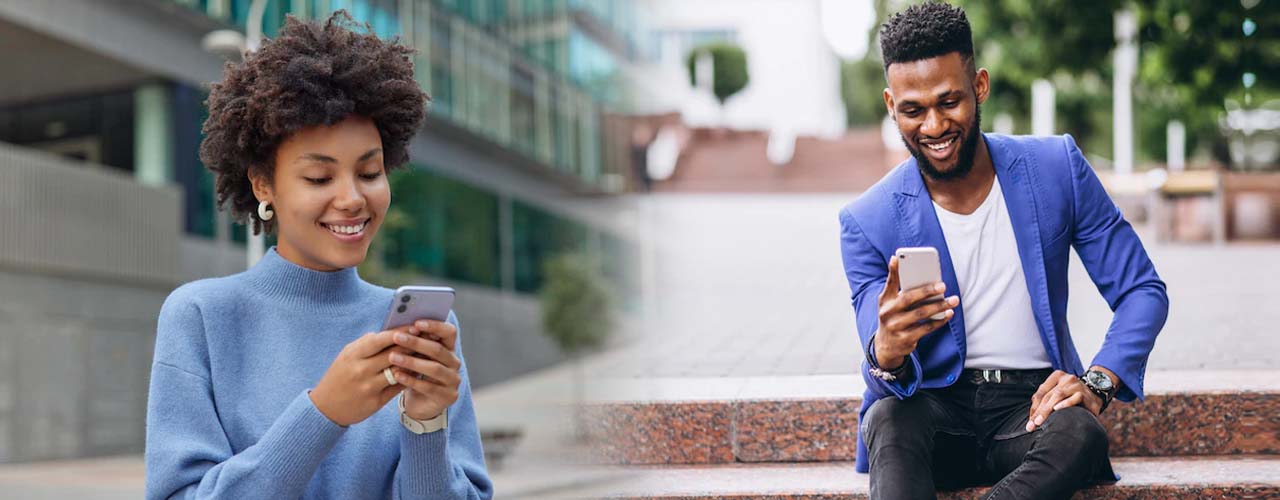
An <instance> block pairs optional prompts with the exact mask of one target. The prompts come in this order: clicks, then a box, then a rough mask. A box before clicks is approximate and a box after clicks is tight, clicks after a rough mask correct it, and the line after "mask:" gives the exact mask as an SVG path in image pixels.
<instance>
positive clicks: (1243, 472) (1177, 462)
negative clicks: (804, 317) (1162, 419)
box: [566, 456, 1280, 500]
mask: <svg viewBox="0 0 1280 500" xmlns="http://www.w3.org/2000/svg"><path fill="white" fill-rule="evenodd" d="M1113 463H1114V465H1115V468H1116V472H1117V473H1118V474H1119V475H1120V476H1121V479H1120V481H1119V482H1118V483H1116V484H1112V485H1100V486H1092V487H1090V488H1086V489H1084V490H1082V491H1081V492H1079V493H1077V494H1076V495H1075V496H1074V497H1073V499H1075V500H1119V499H1169V500H1172V499H1184V498H1220V499H1237V498H1239V499H1246V498H1249V499H1253V498H1277V496H1280V457H1255V456H1233V457H1196V458H1117V459H1114V460H1113ZM617 470H618V471H619V472H618V474H619V477H621V479H619V480H615V481H613V482H612V483H610V484H608V485H602V486H600V487H598V488H597V489H596V490H594V491H583V492H575V493H574V494H570V495H566V497H575V498H612V499H635V500H640V499H645V500H658V499H661V500H677V499H681V500H683V499H690V500H691V499H703V498H732V499H739V500H746V499H774V500H781V499H786V500H815V499H821V500H835V499H842V500H843V499H865V498H867V493H868V476H867V475H866V474H858V473H856V472H855V471H854V466H853V463H852V462H832V463H824V464H778V463H764V464H731V465H712V466H676V467H671V466H667V467H633V468H622V467H619V468H617ZM986 490H987V488H986V487H975V488H967V489H963V490H958V491H950V492H944V493H942V494H940V495H939V498H940V499H943V500H960V499H965V500H968V499H977V498H980V497H981V495H982V494H983V493H985V492H986Z"/></svg>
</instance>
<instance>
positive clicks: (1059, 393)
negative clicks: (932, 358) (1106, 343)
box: [1027, 370, 1116, 432]
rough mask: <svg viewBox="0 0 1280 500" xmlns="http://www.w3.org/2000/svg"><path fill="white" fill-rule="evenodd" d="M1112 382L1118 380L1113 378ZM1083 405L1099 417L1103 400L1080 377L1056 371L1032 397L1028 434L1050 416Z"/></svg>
mask: <svg viewBox="0 0 1280 500" xmlns="http://www.w3.org/2000/svg"><path fill="white" fill-rule="evenodd" d="M1112 380H1116V379H1115V376H1114V375H1113V376H1112ZM1076 405H1081V406H1084V407H1085V409H1087V410H1089V412H1090V413H1093V414H1094V416H1097V415H1098V414H1099V413H1101V412H1102V398H1100V397H1098V395H1097V394H1094V393H1093V391H1091V390H1089V388H1088V387H1085V385H1084V382H1081V381H1080V377H1077V376H1075V375H1072V374H1070V373H1067V372H1064V371H1062V370H1055V371H1054V372H1053V373H1052V374H1050V375H1049V378H1047V379H1045V381H1044V383H1043V384H1040V388H1039V389H1037V390H1036V393H1035V395H1033V396H1031V415H1030V416H1029V417H1028V418H1027V432H1031V431H1032V430H1035V428H1036V427H1039V426H1041V425H1043V424H1044V421H1045V419H1047V418H1049V414H1050V413H1053V412H1055V411H1058V410H1061V409H1063V408H1067V407H1070V406H1076Z"/></svg>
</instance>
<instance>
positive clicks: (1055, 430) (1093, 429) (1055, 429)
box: [1044, 406, 1108, 457]
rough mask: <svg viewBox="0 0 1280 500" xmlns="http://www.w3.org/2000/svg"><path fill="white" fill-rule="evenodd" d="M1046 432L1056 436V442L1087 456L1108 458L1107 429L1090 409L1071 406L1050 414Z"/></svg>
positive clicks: (1045, 425)
mask: <svg viewBox="0 0 1280 500" xmlns="http://www.w3.org/2000/svg"><path fill="white" fill-rule="evenodd" d="M1044 431H1045V432H1047V433H1052V434H1054V435H1055V437H1056V438H1055V439H1054V441H1055V442H1058V443H1060V446H1068V447H1071V448H1072V451H1074V452H1075V453H1077V454H1079V455H1081V456H1085V457H1093V456H1106V454H1107V448H1108V444H1107V429H1106V428H1105V427H1103V426H1102V423H1101V422H1099V421H1098V418H1097V417H1095V416H1094V415H1093V413H1092V412H1090V411H1089V410H1088V409H1085V408H1084V407H1081V406H1070V407H1067V408H1063V409H1061V410H1057V411H1055V412H1053V413H1051V414H1049V418H1048V419H1047V420H1046V421H1045V424H1044Z"/></svg>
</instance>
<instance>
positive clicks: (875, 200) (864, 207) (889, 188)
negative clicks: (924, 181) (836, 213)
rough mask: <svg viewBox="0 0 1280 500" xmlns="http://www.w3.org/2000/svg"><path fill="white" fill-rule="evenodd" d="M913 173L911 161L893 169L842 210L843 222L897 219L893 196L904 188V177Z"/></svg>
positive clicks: (913, 168)
mask: <svg viewBox="0 0 1280 500" xmlns="http://www.w3.org/2000/svg"><path fill="white" fill-rule="evenodd" d="M911 173H915V167H914V166H913V164H912V163H911V160H910V159H908V160H905V161H903V162H902V163H899V164H898V166H896V167H893V169H892V170H890V171H889V172H888V173H886V174H884V177H881V178H880V180H879V181H876V183H875V184H873V185H872V186H871V187H869V188H867V190H866V191H863V192H862V194H859V195H858V197H857V198H854V199H853V201H850V202H849V203H847V204H845V206H844V207H843V208H841V209H840V219H841V221H844V222H848V221H846V219H855V220H857V221H873V220H879V219H881V218H885V217H888V218H894V217H897V216H896V215H894V214H896V212H895V211H894V210H895V208H894V200H893V195H894V193H896V192H898V190H899V188H901V186H902V180H903V179H902V176H904V175H907V174H911Z"/></svg>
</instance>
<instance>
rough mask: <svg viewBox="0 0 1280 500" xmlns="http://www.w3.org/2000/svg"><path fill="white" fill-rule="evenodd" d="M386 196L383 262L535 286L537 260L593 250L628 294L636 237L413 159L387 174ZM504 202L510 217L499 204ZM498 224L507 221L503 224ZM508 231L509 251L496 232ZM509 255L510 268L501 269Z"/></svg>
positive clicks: (481, 281) (524, 288)
mask: <svg viewBox="0 0 1280 500" xmlns="http://www.w3.org/2000/svg"><path fill="white" fill-rule="evenodd" d="M391 191H392V195H391V198H392V202H391V208H390V210H389V212H388V214H387V217H386V219H385V221H384V222H383V227H382V228H381V229H380V230H379V236H378V238H380V239H381V240H382V246H383V251H382V253H383V259H384V262H385V264H386V265H387V267H388V268H391V269H396V270H401V271H413V272H420V273H426V274H429V275H432V276H439V277H442V278H445V279H449V280H454V281H461V282H466V283H473V284H478V285H486V286H492V287H501V286H504V284H509V286H510V287H511V288H512V289H513V290H515V291H517V292H524V293H535V292H537V291H538V290H539V289H541V287H542V284H543V282H544V276H543V268H542V265H543V262H544V261H546V260H547V259H549V258H551V257H554V256H556V255H559V254H561V253H565V252H571V251H578V252H586V253H589V254H594V255H597V256H598V257H599V258H600V259H601V261H602V262H603V263H604V265H605V268H606V270H605V278H606V279H607V280H608V281H609V283H610V284H611V285H612V287H613V289H614V290H617V291H619V292H621V293H622V294H625V295H629V296H634V295H631V294H634V293H635V292H636V290H637V289H638V288H637V282H636V276H635V274H634V272H633V269H634V268H635V267H636V264H637V263H638V260H637V259H638V258H639V257H638V254H637V253H636V252H637V249H636V245H634V244H633V243H631V242H629V241H627V240H626V239H623V238H621V237H618V236H615V235H613V234H609V233H607V232H603V231H599V230H597V229H594V228H591V227H590V226H587V225H585V224H582V223H579V222H577V221H575V220H573V219H571V218H568V217H562V216H560V215H557V214H554V213H551V212H549V211H547V210H544V209H543V208H540V207H538V206H536V205H533V204H530V203H527V202H524V201H520V200H511V199H504V198H501V197H499V196H497V195H495V194H493V193H491V192H489V191H487V190H485V189H483V188H480V187H477V186H473V185H470V184H468V183H465V182H461V181H458V180H455V179H452V178H449V177H447V176H444V175H441V174H439V173H436V172H435V171H434V169H432V168H431V167H428V166H421V165H416V166H413V167H411V168H408V169H405V170H401V171H397V172H395V173H393V174H392V175H391ZM504 208H505V209H507V210H510V213H511V219H510V222H508V223H504V222H503V220H502V216H501V212H502V211H503V209H504ZM504 224H510V226H509V227H504ZM504 235H510V238H511V240H512V241H511V242H510V246H509V248H510V250H509V252H510V253H507V254H504V249H503V247H504V245H503V244H502V238H504V237H506V236H504ZM508 259H509V260H510V261H511V263H512V265H511V266H510V267H509V269H510V272H511V273H512V275H511V276H503V275H502V274H503V272H504V271H503V269H504V266H503V262H504V261H505V260H508Z"/></svg>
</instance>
